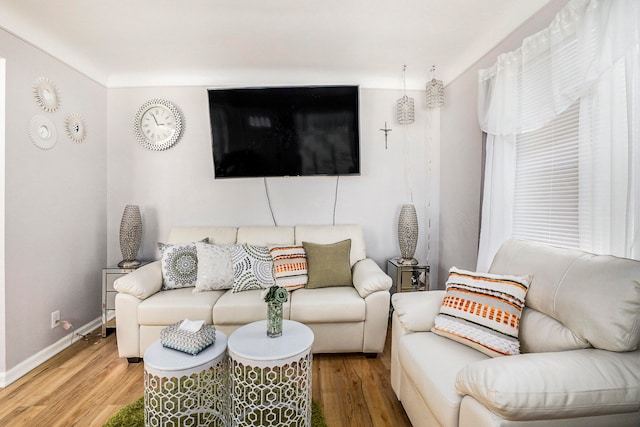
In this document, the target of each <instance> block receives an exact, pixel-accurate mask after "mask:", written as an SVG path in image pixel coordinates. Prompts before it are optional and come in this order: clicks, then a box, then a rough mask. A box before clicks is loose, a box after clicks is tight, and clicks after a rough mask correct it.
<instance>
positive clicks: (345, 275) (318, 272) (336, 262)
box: [302, 239, 353, 289]
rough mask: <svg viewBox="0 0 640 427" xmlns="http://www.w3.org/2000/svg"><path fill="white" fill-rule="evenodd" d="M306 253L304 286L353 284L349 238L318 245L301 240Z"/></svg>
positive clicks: (321, 286) (317, 286)
mask: <svg viewBox="0 0 640 427" xmlns="http://www.w3.org/2000/svg"><path fill="white" fill-rule="evenodd" d="M302 246H304V251H305V252H306V254H307V268H308V273H307V274H308V276H309V281H308V282H307V285H306V286H305V287H306V288H311V289H313V288H327V287H330V286H353V282H352V281H351V263H350V262H349V255H350V253H351V239H347V240H343V241H341V242H336V243H330V244H328V245H320V244H318V243H309V242H302Z"/></svg>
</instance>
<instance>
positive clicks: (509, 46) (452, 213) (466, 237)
mask: <svg viewBox="0 0 640 427" xmlns="http://www.w3.org/2000/svg"><path fill="white" fill-rule="evenodd" d="M566 3H567V0H552V1H551V2H549V3H548V4H547V5H546V6H545V7H543V8H542V9H541V10H540V11H539V12H538V13H536V14H535V15H533V16H532V17H531V18H530V19H529V20H527V21H526V22H525V23H524V24H523V25H522V26H520V27H519V28H518V29H517V30H516V31H514V32H513V33H511V34H510V35H509V36H508V37H507V38H505V40H503V41H502V42H501V43H500V44H499V45H498V46H496V47H495V48H494V49H492V50H491V51H490V52H488V53H487V54H486V55H485V56H483V57H482V58H481V59H480V60H479V61H478V62H476V63H475V64H474V65H473V66H471V67H470V68H469V69H468V70H467V71H466V72H464V73H463V74H462V75H461V76H460V77H458V78H457V79H455V80H454V81H453V82H451V83H450V84H448V85H447V87H446V88H445V105H444V107H443V108H442V110H441V128H440V131H441V136H440V141H441V142H440V147H441V156H440V168H441V169H440V189H441V193H440V241H439V252H440V267H439V285H440V287H441V288H444V282H445V280H446V279H447V276H448V272H449V268H451V267H452V266H456V267H460V268H465V269H470V270H475V267H476V259H477V255H478V238H479V230H480V183H481V179H482V177H481V167H482V131H481V130H480V127H479V125H478V118H477V98H478V71H479V70H481V69H483V68H487V67H490V66H491V65H492V64H493V63H494V62H495V61H496V59H497V57H498V55H499V54H501V53H505V52H509V51H511V50H514V49H516V48H518V47H519V46H520V45H521V44H522V40H523V39H524V38H525V37H527V36H529V35H532V34H535V33H536V32H538V31H540V30H542V29H544V28H545V27H547V26H548V25H549V24H550V23H551V20H552V19H553V17H554V16H555V15H556V14H557V13H558V11H559V10H560V9H561V8H562V7H564V5H565V4H566Z"/></svg>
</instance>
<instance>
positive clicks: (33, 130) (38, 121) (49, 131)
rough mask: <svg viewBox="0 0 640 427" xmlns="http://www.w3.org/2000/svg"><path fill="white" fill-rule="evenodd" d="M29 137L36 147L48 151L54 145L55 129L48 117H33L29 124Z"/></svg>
mask: <svg viewBox="0 0 640 427" xmlns="http://www.w3.org/2000/svg"><path fill="white" fill-rule="evenodd" d="M29 137H31V141H33V143H34V144H36V146H37V147H39V148H42V149H43V150H48V149H49V148H51V147H53V146H54V145H56V139H57V132H56V127H55V125H54V124H53V122H52V121H51V120H50V119H49V118H48V117H45V116H41V115H35V116H33V117H32V118H31V122H30V123H29Z"/></svg>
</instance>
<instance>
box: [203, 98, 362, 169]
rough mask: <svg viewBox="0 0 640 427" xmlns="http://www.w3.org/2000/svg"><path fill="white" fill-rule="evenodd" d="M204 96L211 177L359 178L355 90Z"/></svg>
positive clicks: (358, 143)
mask: <svg viewBox="0 0 640 427" xmlns="http://www.w3.org/2000/svg"><path fill="white" fill-rule="evenodd" d="M208 95H209V115H210V120H211V137H212V149H213V164H214V171H215V177H216V178H241V177H268V176H307V175H352V174H359V173H360V138H359V123H358V120H359V117H358V87H357V86H304V87H271V88H242V89H209V90H208Z"/></svg>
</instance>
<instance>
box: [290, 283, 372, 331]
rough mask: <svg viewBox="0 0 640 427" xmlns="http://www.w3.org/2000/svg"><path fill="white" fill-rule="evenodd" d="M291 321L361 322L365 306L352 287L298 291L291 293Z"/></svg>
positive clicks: (364, 315)
mask: <svg viewBox="0 0 640 427" xmlns="http://www.w3.org/2000/svg"><path fill="white" fill-rule="evenodd" d="M290 301H291V320H297V321H298V322H302V323H339V322H361V321H363V320H365V317H366V304H365V301H364V299H362V298H361V297H360V295H359V294H358V292H357V291H356V290H355V288H353V287H331V288H321V289H298V290H297V291H294V292H292V293H291V298H290Z"/></svg>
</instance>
